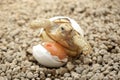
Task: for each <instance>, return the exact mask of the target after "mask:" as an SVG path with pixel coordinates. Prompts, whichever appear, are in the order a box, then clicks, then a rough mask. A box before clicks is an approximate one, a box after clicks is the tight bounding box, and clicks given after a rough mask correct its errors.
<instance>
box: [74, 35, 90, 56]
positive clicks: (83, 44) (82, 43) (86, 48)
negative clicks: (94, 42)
mask: <svg viewBox="0 0 120 80" xmlns="http://www.w3.org/2000/svg"><path fill="white" fill-rule="evenodd" d="M73 41H74V43H75V44H76V45H78V47H79V50H78V51H79V52H82V53H83V54H89V53H90V52H91V51H92V48H91V46H90V44H89V43H88V42H87V41H86V40H85V38H84V37H82V36H81V35H79V34H76V35H75V36H74V37H73Z"/></svg>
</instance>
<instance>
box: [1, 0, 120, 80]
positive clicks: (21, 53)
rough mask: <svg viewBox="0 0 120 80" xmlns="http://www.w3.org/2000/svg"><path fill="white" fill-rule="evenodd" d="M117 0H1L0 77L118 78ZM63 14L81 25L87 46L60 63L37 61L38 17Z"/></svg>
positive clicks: (16, 79) (28, 79)
mask: <svg viewBox="0 0 120 80" xmlns="http://www.w3.org/2000/svg"><path fill="white" fill-rule="evenodd" d="M119 4H120V0H74V1H73V0H61V1H59V0H50V1H49V0H1V1H0V80H120V5H119ZM58 15H62V16H68V17H71V18H73V19H75V20H76V21H77V22H78V23H79V24H80V26H81V27H82V28H83V30H84V33H85V38H86V39H87V40H88V42H89V43H90V45H91V46H92V48H93V50H92V52H91V54H88V55H86V56H85V55H83V54H81V55H80V56H79V57H77V58H76V59H71V60H69V61H68V62H67V64H66V65H65V66H62V67H60V68H47V67H44V66H42V65H40V64H39V63H38V62H37V61H36V60H35V59H34V57H33V56H32V46H33V45H36V44H38V43H40V39H39V38H38V33H39V31H38V30H36V31H34V30H32V29H30V27H29V24H30V22H31V21H32V20H34V19H38V18H50V17H53V16H58Z"/></svg>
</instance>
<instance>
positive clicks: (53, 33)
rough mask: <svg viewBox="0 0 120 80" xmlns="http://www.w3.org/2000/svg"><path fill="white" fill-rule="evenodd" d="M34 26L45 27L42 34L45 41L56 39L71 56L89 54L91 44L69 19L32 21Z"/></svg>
mask: <svg viewBox="0 0 120 80" xmlns="http://www.w3.org/2000/svg"><path fill="white" fill-rule="evenodd" d="M31 26H32V27H33V28H44V31H43V32H42V34H41V38H43V41H55V42H58V43H59V44H61V45H62V46H63V47H64V48H65V49H66V51H67V52H68V55H69V56H73V57H75V56H77V55H79V54H80V53H81V52H82V53H83V54H88V53H90V52H91V46H90V45H89V43H88V42H87V41H86V40H85V39H84V37H82V36H81V35H80V34H79V33H78V32H77V31H75V30H74V29H73V28H72V26H71V23H70V22H69V20H67V19H64V20H62V19H60V20H59V19H58V20H55V21H53V22H52V21H50V20H48V19H44V20H36V21H34V22H32V23H31Z"/></svg>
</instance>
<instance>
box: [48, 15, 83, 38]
mask: <svg viewBox="0 0 120 80" xmlns="http://www.w3.org/2000/svg"><path fill="white" fill-rule="evenodd" d="M57 19H68V20H69V21H70V23H71V25H72V27H73V29H74V30H76V31H77V32H78V33H79V34H81V36H82V37H83V36H84V31H83V29H82V28H81V27H80V26H79V24H78V23H77V22H76V21H75V20H74V19H71V18H69V17H64V16H56V17H52V18H50V19H49V20H50V21H54V20H57Z"/></svg>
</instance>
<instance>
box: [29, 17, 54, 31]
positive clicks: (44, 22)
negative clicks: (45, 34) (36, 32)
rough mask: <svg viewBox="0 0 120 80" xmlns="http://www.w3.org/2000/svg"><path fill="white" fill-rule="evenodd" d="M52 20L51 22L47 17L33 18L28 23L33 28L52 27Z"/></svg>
mask: <svg viewBox="0 0 120 80" xmlns="http://www.w3.org/2000/svg"><path fill="white" fill-rule="evenodd" d="M52 25H53V22H51V21H50V20H49V19H39V20H34V21H32V22H31V23H30V27H31V28H33V29H38V28H44V29H46V28H49V27H52Z"/></svg>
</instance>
